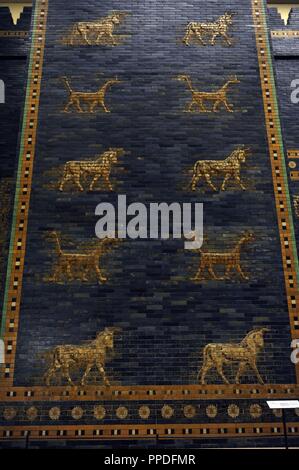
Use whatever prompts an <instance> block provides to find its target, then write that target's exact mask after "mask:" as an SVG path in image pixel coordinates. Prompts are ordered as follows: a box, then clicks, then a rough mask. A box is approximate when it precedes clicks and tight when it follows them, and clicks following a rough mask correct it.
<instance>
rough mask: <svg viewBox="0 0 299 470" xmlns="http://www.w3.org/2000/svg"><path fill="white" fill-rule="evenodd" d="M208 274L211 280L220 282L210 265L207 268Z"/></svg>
mask: <svg viewBox="0 0 299 470" xmlns="http://www.w3.org/2000/svg"><path fill="white" fill-rule="evenodd" d="M208 272H209V274H210V276H211V278H212V279H214V280H215V281H219V280H221V277H218V276H216V274H215V271H214V269H213V266H212V265H211V264H210V265H209V266H208Z"/></svg>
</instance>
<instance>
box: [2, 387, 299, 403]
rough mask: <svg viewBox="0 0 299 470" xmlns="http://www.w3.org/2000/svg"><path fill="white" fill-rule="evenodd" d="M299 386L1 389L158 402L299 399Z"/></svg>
mask: <svg viewBox="0 0 299 470" xmlns="http://www.w3.org/2000/svg"><path fill="white" fill-rule="evenodd" d="M298 395H299V386H297V385H281V384H279V385H277V384H276V385H265V386H262V385H204V386H202V385H171V386H170V385H169V386H167V385H164V386H163V385H153V386H148V387H146V386H131V387H130V386H119V387H116V386H112V387H110V388H105V387H102V386H98V387H97V386H92V385H90V386H86V387H55V386H53V387H31V388H29V387H11V388H4V387H3V389H2V390H1V392H0V401H2V402H5V401H9V402H17V401H20V400H22V401H24V402H30V401H33V400H34V401H55V400H59V401H68V400H73V401H74V400H78V401H82V402H83V401H97V400H110V401H116V400H120V399H122V400H127V401H137V400H138V401H142V400H143V401H144V400H146V401H157V400H173V401H176V400H208V399H213V400H223V399H236V398H239V399H245V398H253V397H254V398H258V399H262V398H272V399H274V398H275V399H283V398H288V399H290V398H298Z"/></svg>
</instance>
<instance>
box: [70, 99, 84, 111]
mask: <svg viewBox="0 0 299 470" xmlns="http://www.w3.org/2000/svg"><path fill="white" fill-rule="evenodd" d="M73 104H74V105H75V106H76V108H77V112H78V113H83V112H84V111H83V109H82V108H81V105H80V99H79V98H77V99H76V100H74V103H73Z"/></svg>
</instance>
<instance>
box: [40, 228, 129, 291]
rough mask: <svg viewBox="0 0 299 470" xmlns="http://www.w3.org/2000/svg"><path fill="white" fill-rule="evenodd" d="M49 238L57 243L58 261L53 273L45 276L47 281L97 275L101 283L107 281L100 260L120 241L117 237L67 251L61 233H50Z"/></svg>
mask: <svg viewBox="0 0 299 470" xmlns="http://www.w3.org/2000/svg"><path fill="white" fill-rule="evenodd" d="M48 238H51V239H52V240H54V242H55V245H56V258H57V259H56V261H55V263H54V268H53V274H52V275H51V276H50V277H45V278H44V281H45V282H56V283H61V282H72V281H74V280H76V279H77V280H80V281H85V282H88V281H91V280H92V278H93V277H96V278H97V280H98V282H99V284H101V283H104V282H106V281H107V277H106V276H104V274H103V273H102V269H101V267H100V262H101V259H102V257H103V255H105V254H107V253H108V252H109V251H110V249H111V247H112V246H113V245H116V244H118V243H119V242H120V240H119V239H117V238H104V239H103V240H98V241H96V242H93V243H90V246H89V247H87V248H85V249H83V248H82V251H77V252H72V251H65V250H63V249H62V248H61V242H60V238H59V234H58V233H57V232H55V231H53V232H50V233H49V234H48Z"/></svg>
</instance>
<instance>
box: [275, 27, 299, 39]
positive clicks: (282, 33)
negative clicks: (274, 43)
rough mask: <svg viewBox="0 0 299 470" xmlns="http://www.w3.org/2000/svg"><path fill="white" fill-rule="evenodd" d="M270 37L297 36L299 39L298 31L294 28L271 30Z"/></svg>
mask: <svg viewBox="0 0 299 470" xmlns="http://www.w3.org/2000/svg"><path fill="white" fill-rule="evenodd" d="M271 37H272V38H287V39H289V38H298V39H299V31H294V30H289V29H286V30H283V29H282V30H278V31H271Z"/></svg>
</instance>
